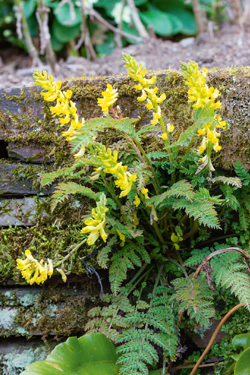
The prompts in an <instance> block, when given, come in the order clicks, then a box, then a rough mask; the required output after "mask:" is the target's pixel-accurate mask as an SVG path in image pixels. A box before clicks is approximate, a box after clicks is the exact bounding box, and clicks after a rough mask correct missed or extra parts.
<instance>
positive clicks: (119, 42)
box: [115, 0, 126, 48]
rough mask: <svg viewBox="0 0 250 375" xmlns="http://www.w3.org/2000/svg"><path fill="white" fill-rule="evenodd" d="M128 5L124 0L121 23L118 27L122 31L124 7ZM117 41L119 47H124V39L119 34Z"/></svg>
mask: <svg viewBox="0 0 250 375" xmlns="http://www.w3.org/2000/svg"><path fill="white" fill-rule="evenodd" d="M125 5H126V0H122V8H121V19H120V22H119V25H118V29H119V30H120V31H122V26H123V19H122V18H123V12H124V7H125ZM115 41H116V43H117V47H119V48H121V47H122V38H121V34H117V35H116V38H115Z"/></svg>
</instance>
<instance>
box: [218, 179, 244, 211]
mask: <svg viewBox="0 0 250 375" xmlns="http://www.w3.org/2000/svg"><path fill="white" fill-rule="evenodd" d="M220 189H221V191H222V192H223V194H224V197H225V199H224V203H225V205H226V207H230V208H232V209H233V210H235V211H237V210H238V208H239V207H240V203H239V201H238V199H237V198H236V196H235V195H234V190H233V188H232V187H231V186H228V185H225V186H221V187H220Z"/></svg>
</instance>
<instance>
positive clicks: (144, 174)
mask: <svg viewBox="0 0 250 375" xmlns="http://www.w3.org/2000/svg"><path fill="white" fill-rule="evenodd" d="M133 173H135V174H136V175H137V179H136V185H137V193H138V194H139V193H140V192H141V190H142V188H144V186H146V185H148V184H150V183H151V181H152V178H153V173H152V171H151V170H150V169H149V167H148V165H147V164H145V163H140V164H137V165H136V167H135V168H133Z"/></svg>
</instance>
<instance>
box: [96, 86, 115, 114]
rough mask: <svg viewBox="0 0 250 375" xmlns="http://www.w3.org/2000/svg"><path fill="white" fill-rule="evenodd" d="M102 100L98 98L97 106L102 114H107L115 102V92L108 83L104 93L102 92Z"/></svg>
mask: <svg viewBox="0 0 250 375" xmlns="http://www.w3.org/2000/svg"><path fill="white" fill-rule="evenodd" d="M102 96H103V98H102V99H101V98H98V105H99V106H100V107H101V109H102V111H103V113H104V114H107V113H108V109H109V107H110V106H111V105H112V104H114V103H115V102H116V100H117V96H118V93H117V90H115V89H113V88H112V86H111V85H110V84H109V83H108V85H107V89H106V91H103V92H102Z"/></svg>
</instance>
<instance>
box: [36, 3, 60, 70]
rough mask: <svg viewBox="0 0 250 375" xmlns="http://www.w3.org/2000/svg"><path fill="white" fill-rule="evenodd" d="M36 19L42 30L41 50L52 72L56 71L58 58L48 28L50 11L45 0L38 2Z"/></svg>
mask: <svg viewBox="0 0 250 375" xmlns="http://www.w3.org/2000/svg"><path fill="white" fill-rule="evenodd" d="M37 4H38V7H37V10H36V18H37V21H38V25H39V29H40V33H39V35H40V50H41V54H44V52H45V54H46V60H47V62H48V64H49V65H50V67H51V70H52V72H53V73H54V72H55V70H56V56H55V53H54V51H53V49H52V46H51V42H50V32H49V27H48V21H49V12H50V9H49V8H48V7H46V6H45V5H44V0H38V3H37Z"/></svg>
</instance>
